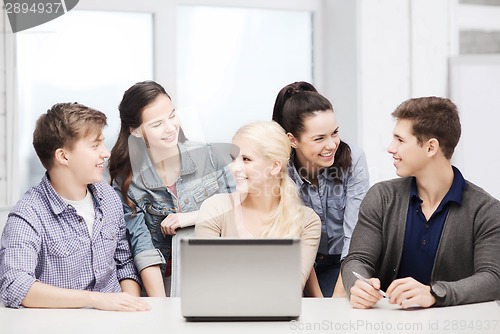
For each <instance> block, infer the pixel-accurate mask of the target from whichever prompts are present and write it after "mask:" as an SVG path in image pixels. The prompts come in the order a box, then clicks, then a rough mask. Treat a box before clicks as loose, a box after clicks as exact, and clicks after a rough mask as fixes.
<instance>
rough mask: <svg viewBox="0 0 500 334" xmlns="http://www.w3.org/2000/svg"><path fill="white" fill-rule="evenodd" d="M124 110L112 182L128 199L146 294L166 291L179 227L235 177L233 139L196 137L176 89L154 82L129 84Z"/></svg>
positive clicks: (125, 201) (227, 188)
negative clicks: (175, 98)
mask: <svg viewBox="0 0 500 334" xmlns="http://www.w3.org/2000/svg"><path fill="white" fill-rule="evenodd" d="M119 110H120V119H121V129H120V133H119V135H118V139H117V141H116V144H115V145H114V147H113V149H112V151H111V157H110V159H109V164H108V166H109V171H110V176H111V184H112V185H113V187H114V188H115V190H116V191H117V192H118V194H119V195H120V196H121V199H122V202H123V210H124V214H125V221H126V223H127V234H128V237H129V241H130V244H131V248H132V252H133V255H134V262H135V265H136V267H137V269H138V271H139V272H140V275H141V279H142V282H143V285H144V288H145V290H146V293H147V295H148V296H151V297H152V296H165V295H166V293H165V287H164V283H165V282H164V277H168V276H170V275H169V271H170V268H169V263H167V261H166V259H167V260H168V259H169V258H170V248H171V242H172V235H174V234H175V230H176V229H177V228H181V227H185V226H190V225H194V222H195V220H196V216H197V213H198V210H199V208H200V206H201V203H202V202H203V201H204V200H205V199H206V198H208V197H210V196H211V195H213V194H215V193H221V192H222V193H224V192H230V190H231V184H234V183H231V182H230V177H231V176H230V175H229V173H226V171H225V166H227V165H228V163H229V162H230V154H229V147H230V145H229V144H227V145H223V144H221V145H219V146H214V145H207V144H202V143H195V142H191V141H188V140H187V139H186V137H185V135H184V133H183V131H182V128H181V127H180V122H179V119H178V117H177V115H176V111H175V109H174V107H173V106H172V101H171V99H170V96H169V95H168V94H167V92H166V91H165V89H164V88H163V87H162V86H161V85H159V84H158V83H156V82H154V81H144V82H139V83H137V84H135V85H133V86H132V87H130V88H129V89H128V90H127V91H125V93H124V95H123V99H122V101H121V103H120V106H119ZM225 152H227V153H225ZM233 182H234V181H233Z"/></svg>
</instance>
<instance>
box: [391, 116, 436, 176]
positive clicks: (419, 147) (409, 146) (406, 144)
mask: <svg viewBox="0 0 500 334" xmlns="http://www.w3.org/2000/svg"><path fill="white" fill-rule="evenodd" d="M387 152H389V153H390V154H391V155H392V158H393V159H394V167H396V174H397V175H398V176H401V177H405V176H417V175H418V174H419V172H420V171H422V170H423V169H424V168H425V167H426V166H427V161H428V159H427V146H426V144H425V143H424V144H420V143H419V142H418V140H417V137H415V135H413V122H412V121H411V120H408V119H398V120H397V121H396V125H395V127H394V130H393V138H392V142H391V144H390V145H389V147H388V148H387Z"/></svg>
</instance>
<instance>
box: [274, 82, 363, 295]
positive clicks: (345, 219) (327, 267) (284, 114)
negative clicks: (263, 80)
mask: <svg viewBox="0 0 500 334" xmlns="http://www.w3.org/2000/svg"><path fill="white" fill-rule="evenodd" d="M273 120H275V121H276V122H278V123H279V124H280V125H281V126H282V127H283V128H284V129H285V131H286V132H287V134H288V137H289V138H290V142H291V145H292V154H291V156H290V161H289V164H288V174H289V175H290V177H291V178H292V180H293V181H294V182H295V184H296V186H297V187H298V189H299V194H300V197H301V199H302V201H303V202H304V204H305V205H307V206H309V207H311V208H312V209H314V211H315V212H316V213H317V214H318V216H319V217H320V218H321V222H322V228H321V241H320V245H319V249H318V254H317V256H316V264H315V271H313V272H312V275H311V279H312V280H314V279H315V277H314V273H315V274H316V276H317V280H318V282H319V287H320V288H321V294H322V295H323V296H325V297H330V296H332V295H334V296H340V295H343V294H344V293H345V291H344V289H343V286H342V280H338V277H339V271H340V261H341V260H342V259H343V258H344V257H345V256H346V255H347V253H348V250H349V243H350V240H351V235H352V231H353V229H354V227H355V225H356V223H357V220H358V210H359V205H360V203H361V201H362V199H363V198H364V196H365V194H366V192H367V191H368V188H369V175H368V166H367V163H366V157H365V154H364V153H363V152H362V151H361V150H360V149H359V148H357V147H356V146H354V145H348V144H347V143H346V142H343V141H342V140H340V137H339V127H338V125H337V120H336V117H335V113H334V112H333V107H332V104H331V103H330V101H328V99H327V98H325V97H324V96H323V95H321V94H319V93H318V92H317V91H316V89H315V88H314V86H313V85H311V84H310V83H307V82H295V83H292V84H289V85H287V86H285V87H284V88H283V89H281V91H280V92H279V93H278V96H277V98H276V102H275V105H274V111H273ZM309 284H311V283H308V285H309Z"/></svg>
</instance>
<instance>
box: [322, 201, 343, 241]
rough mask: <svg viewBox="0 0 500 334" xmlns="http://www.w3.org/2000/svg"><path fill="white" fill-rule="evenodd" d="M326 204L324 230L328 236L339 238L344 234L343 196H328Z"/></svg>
mask: <svg viewBox="0 0 500 334" xmlns="http://www.w3.org/2000/svg"><path fill="white" fill-rule="evenodd" d="M326 203H327V206H326V210H327V211H326V216H327V222H326V231H327V233H328V237H329V238H335V239H337V238H340V237H341V236H343V235H344V212H345V197H343V196H342V197H337V196H335V197H330V198H328V200H327V202H326Z"/></svg>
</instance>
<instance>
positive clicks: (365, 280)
mask: <svg viewBox="0 0 500 334" xmlns="http://www.w3.org/2000/svg"><path fill="white" fill-rule="evenodd" d="M352 273H353V274H354V276H356V277H357V278H359V279H360V280H362V281H363V282H366V283H368V284H370V285H371V286H372V287H373V284H372V282H370V281H369V280H367V279H366V278H364V277H363V276H361V275H360V274H358V273H357V272H355V271H353V272H352ZM374 289H375V287H374ZM376 290H377V291H378V292H380V294H381V295H382V297H384V298H387V295H386V293H385V292H384V291H382V290H380V289H376Z"/></svg>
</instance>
